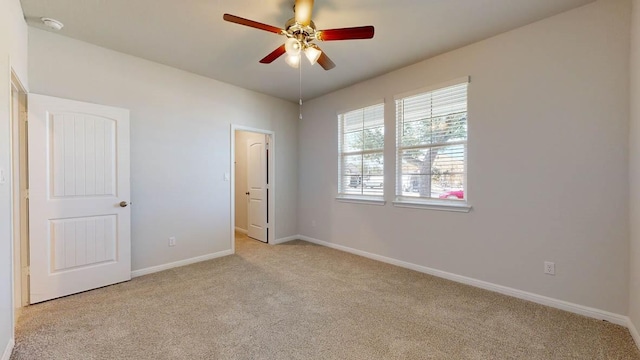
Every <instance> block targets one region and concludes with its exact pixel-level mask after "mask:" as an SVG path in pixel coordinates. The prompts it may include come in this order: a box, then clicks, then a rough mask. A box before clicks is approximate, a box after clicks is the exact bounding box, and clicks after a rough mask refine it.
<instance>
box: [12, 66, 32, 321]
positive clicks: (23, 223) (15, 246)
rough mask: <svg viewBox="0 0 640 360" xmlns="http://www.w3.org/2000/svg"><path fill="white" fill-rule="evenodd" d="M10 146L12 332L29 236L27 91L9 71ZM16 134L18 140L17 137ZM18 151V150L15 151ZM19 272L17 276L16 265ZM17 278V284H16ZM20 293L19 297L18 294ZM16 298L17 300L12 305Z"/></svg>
mask: <svg viewBox="0 0 640 360" xmlns="http://www.w3.org/2000/svg"><path fill="white" fill-rule="evenodd" d="M14 91H15V92H17V94H18V104H19V105H18V119H17V121H16V119H15V118H14V116H13V115H14V108H13V104H14V98H13V93H14ZM9 97H10V100H11V101H10V105H9V109H10V111H11V114H10V117H9V124H10V134H11V135H10V139H11V140H10V147H11V150H10V151H11V152H10V154H11V170H10V174H11V280H12V287H11V300H12V304H13V307H12V312H13V327H14V330H15V326H16V322H17V318H18V315H19V311H20V309H22V308H23V307H25V306H27V305H28V304H29V273H28V268H29V233H28V219H29V212H28V197H27V192H26V191H28V181H29V176H28V158H27V141H28V140H27V136H28V135H27V129H26V126H27V90H26V88H25V86H24V85H23V83H22V81H21V80H20V78H19V77H18V75H17V74H16V73H15V71H14V70H13V69H11V79H10V94H9ZM16 134H17V138H16V136H15V135H16ZM16 149H18V151H15V150H16ZM17 264H20V269H18V272H17V274H16V269H15V267H16V265H17ZM16 275H18V276H19V282H18V281H16ZM18 285H20V287H19V289H18ZM17 292H19V294H18V293H17ZM18 296H19V301H18V302H17V303H15V301H16V298H18Z"/></svg>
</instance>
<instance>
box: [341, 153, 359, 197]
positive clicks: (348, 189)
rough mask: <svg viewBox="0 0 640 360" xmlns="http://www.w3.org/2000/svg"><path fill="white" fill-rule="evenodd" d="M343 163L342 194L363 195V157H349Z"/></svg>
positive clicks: (344, 158)
mask: <svg viewBox="0 0 640 360" xmlns="http://www.w3.org/2000/svg"><path fill="white" fill-rule="evenodd" d="M342 161H343V162H342V169H341V170H342V176H341V179H340V181H341V189H342V192H343V193H345V194H362V155H347V156H344V157H343V160H342Z"/></svg>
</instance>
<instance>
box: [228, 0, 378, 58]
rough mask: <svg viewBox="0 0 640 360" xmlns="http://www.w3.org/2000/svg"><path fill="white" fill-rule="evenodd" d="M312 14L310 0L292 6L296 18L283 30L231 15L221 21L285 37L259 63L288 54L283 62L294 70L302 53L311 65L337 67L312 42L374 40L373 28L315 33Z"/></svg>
mask: <svg viewBox="0 0 640 360" xmlns="http://www.w3.org/2000/svg"><path fill="white" fill-rule="evenodd" d="M312 11H313V0H296V2H295V5H294V7H293V12H294V14H295V16H294V17H293V18H291V19H289V21H287V23H286V24H285V26H284V29H281V28H278V27H275V26H271V25H267V24H263V23H259V22H257V21H253V20H248V19H245V18H241V17H239V16H235V15H230V14H224V16H223V19H224V20H225V21H229V22H232V23H236V24H240V25H245V26H249V27H252V28H256V29H260V30H264V31H269V32H272V33H276V34H278V35H284V36H286V37H287V39H286V41H285V43H284V44H283V45H282V46H280V47H279V48H277V49H275V50H274V51H273V52H272V53H271V54H269V55H267V56H265V57H264V58H263V59H262V60H260V62H261V63H263V64H270V63H272V62H273V61H274V60H276V59H277V58H279V57H280V56H282V55H284V54H285V53H287V58H286V62H287V64H289V66H291V67H294V68H298V66H300V58H301V53H304V54H305V56H306V57H307V59H308V60H309V62H310V63H311V64H312V65H313V64H315V63H316V62H317V63H318V64H320V66H322V68H323V69H325V70H331V69H333V68H334V67H335V66H336V64H334V63H333V61H331V59H329V57H328V56H327V55H326V54H325V53H324V51H322V49H320V47H318V45H316V44H314V43H313V42H314V41H315V40H319V41H336V40H356V39H371V38H373V34H374V28H373V26H359V27H351V28H341V29H329V30H316V25H315V24H314V23H313V21H311V13H312Z"/></svg>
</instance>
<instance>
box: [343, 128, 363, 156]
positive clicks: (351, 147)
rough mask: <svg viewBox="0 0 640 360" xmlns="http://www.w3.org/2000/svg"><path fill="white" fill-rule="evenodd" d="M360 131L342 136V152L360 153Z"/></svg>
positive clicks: (361, 139) (361, 140) (361, 141)
mask: <svg viewBox="0 0 640 360" xmlns="http://www.w3.org/2000/svg"><path fill="white" fill-rule="evenodd" d="M362 143H363V138H362V130H358V131H354V132H350V133H346V134H344V145H343V147H344V148H343V149H342V151H343V152H352V151H362Z"/></svg>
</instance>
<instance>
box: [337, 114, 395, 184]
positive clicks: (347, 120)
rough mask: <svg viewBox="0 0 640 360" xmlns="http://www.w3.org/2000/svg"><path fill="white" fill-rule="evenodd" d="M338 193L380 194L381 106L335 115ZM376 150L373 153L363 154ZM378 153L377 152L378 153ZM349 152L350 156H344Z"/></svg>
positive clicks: (381, 164)
mask: <svg viewBox="0 0 640 360" xmlns="http://www.w3.org/2000/svg"><path fill="white" fill-rule="evenodd" d="M338 121H339V131H340V134H339V136H340V145H341V147H340V148H339V149H338V151H339V153H340V155H339V156H340V169H339V172H340V173H339V175H338V176H339V181H340V183H339V193H340V194H347V195H378V196H382V195H383V189H384V175H383V167H384V162H383V149H384V104H378V105H374V106H370V107H367V108H363V109H359V110H355V111H350V112H348V113H345V114H342V115H339V116H338ZM371 150H375V151H376V152H375V153H373V154H363V152H370V151H371ZM378 151H379V152H378ZM346 153H350V155H345V154H346Z"/></svg>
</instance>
